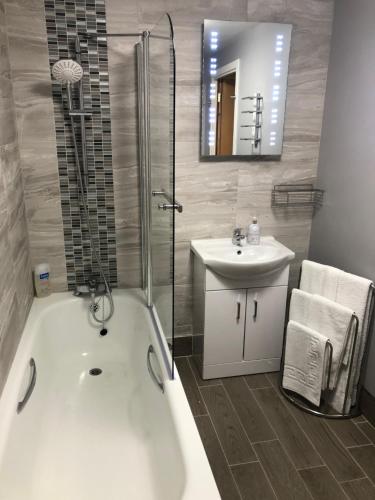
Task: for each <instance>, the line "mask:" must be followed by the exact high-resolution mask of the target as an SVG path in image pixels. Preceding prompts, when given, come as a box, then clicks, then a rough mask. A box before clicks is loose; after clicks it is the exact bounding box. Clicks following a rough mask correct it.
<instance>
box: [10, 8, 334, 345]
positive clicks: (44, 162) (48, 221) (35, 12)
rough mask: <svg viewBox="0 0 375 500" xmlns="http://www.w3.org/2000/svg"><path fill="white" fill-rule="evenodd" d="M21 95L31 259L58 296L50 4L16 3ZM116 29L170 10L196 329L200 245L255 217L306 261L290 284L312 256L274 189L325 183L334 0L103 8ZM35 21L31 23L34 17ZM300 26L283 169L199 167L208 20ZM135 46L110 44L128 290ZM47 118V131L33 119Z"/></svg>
mask: <svg viewBox="0 0 375 500" xmlns="http://www.w3.org/2000/svg"><path fill="white" fill-rule="evenodd" d="M7 2H8V4H7V5H8V7H9V14H10V16H9V17H10V27H11V33H10V48H11V62H12V68H13V66H14V69H15V82H14V88H15V98H16V104H17V116H18V127H19V130H20V133H21V160H22V167H23V171H24V172H25V190H26V207H27V215H28V221H29V232H30V244H31V251H32V260H33V262H34V263H35V262H36V261H37V260H40V259H41V260H45V258H47V257H48V259H49V260H50V262H51V261H52V267H53V271H54V273H55V275H54V283H55V288H56V289H63V288H64V287H65V286H66V269H65V259H64V245H63V239H62V236H63V230H62V217H61V207H60V195H59V184H58V173H57V160H56V143H55V137H54V126H53V118H52V116H53V115H52V111H53V108H52V99H51V84H50V76H49V67H48V58H47V44H46V33H45V18H44V0H7ZM105 3H106V16H107V29H108V31H110V32H132V33H133V32H134V31H142V30H144V29H148V28H151V27H152V26H153V25H154V24H155V22H156V20H157V19H158V18H159V17H161V15H162V14H163V13H164V12H165V11H168V12H170V14H171V16H172V19H173V22H174V25H175V37H176V52H177V110H176V127H177V144H176V182H177V199H178V200H179V201H180V202H181V203H183V204H184V212H183V213H182V214H178V215H177V216H176V219H177V239H176V240H177V266H176V271H177V285H176V293H177V308H176V316H177V333H178V334H180V335H185V334H186V335H188V334H190V333H191V272H190V270H191V259H190V252H189V244H190V240H191V239H192V238H204V237H213V236H215V237H224V236H230V235H231V232H232V229H233V227H234V226H235V225H240V226H243V227H244V226H246V225H247V223H248V221H249V219H250V217H251V216H252V215H253V214H254V213H257V215H258V217H259V219H260V223H261V224H262V228H263V233H264V234H273V235H275V236H276V237H277V238H279V239H280V240H281V241H282V242H283V243H285V244H287V245H288V246H289V247H291V248H292V249H293V250H295V251H296V253H297V259H296V262H295V264H294V266H293V280H292V282H295V277H296V275H297V271H298V266H299V263H300V261H301V259H302V258H303V257H304V256H306V254H307V248H308V244H309V237H310V226H311V216H312V214H311V212H310V211H296V210H289V211H274V210H271V207H270V198H271V189H272V186H273V184H274V183H279V182H289V181H294V180H307V179H311V178H314V177H315V175H316V167H317V159H318V152H319V141H320V131H321V122H322V109H323V102H324V94H325V85H326V75H327V65H328V57H329V44H330V35H331V24H332V15H333V0H209V1H207V0H193V1H192V2H186V1H184V0H174V1H172V0H153V1H151V0H127V1H126V2H124V1H123V0H106V2H105ZM30 18H32V19H33V23H30V22H29V19H30ZM205 18H207V19H210V18H211V19H224V20H241V21H243V20H246V19H248V20H252V21H274V22H286V23H292V24H293V34H292V47H291V61H290V66H289V84H288V96H287V107H286V121H285V135H284V152H283V157H282V160H281V162H274V163H270V162H267V163H261V162H254V163H249V162H224V163H211V162H210V163H204V162H200V161H199V120H200V109H199V105H200V57H201V25H202V22H203V19H205ZM135 41H136V38H117V39H115V38H112V39H110V41H109V44H108V57H109V85H110V104H111V126H112V150H113V158H112V161H113V175H114V196H115V226H116V238H117V243H116V246H117V273H118V284H119V285H120V286H138V285H139V283H140V231H139V191H138V188H139V179H138V160H137V124H136V93H135V90H136V69H135V57H134V43H135ZM36 120H38V124H39V126H38V127H34V123H35V122H36Z"/></svg>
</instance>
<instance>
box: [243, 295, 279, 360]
mask: <svg viewBox="0 0 375 500" xmlns="http://www.w3.org/2000/svg"><path fill="white" fill-rule="evenodd" d="M287 290H288V287H286V286H275V287H265V288H250V289H248V290H247V308H246V329H245V348H244V360H245V361H254V360H262V359H271V358H281V351H282V345H283V334H284V322H285V309H286V298H287Z"/></svg>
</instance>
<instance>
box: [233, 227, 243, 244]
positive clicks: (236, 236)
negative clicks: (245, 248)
mask: <svg viewBox="0 0 375 500" xmlns="http://www.w3.org/2000/svg"><path fill="white" fill-rule="evenodd" d="M245 238H246V236H245V235H244V234H242V228H240V227H236V228H235V229H234V230H233V236H232V243H233V245H235V246H237V247H240V246H242V242H243V240H244V239H245Z"/></svg>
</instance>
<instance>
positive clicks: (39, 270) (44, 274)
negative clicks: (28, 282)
mask: <svg viewBox="0 0 375 500" xmlns="http://www.w3.org/2000/svg"><path fill="white" fill-rule="evenodd" d="M34 285H35V292H36V296H37V297H47V296H48V295H49V294H50V293H51V291H50V281H49V265H48V264H38V265H36V266H35V268H34Z"/></svg>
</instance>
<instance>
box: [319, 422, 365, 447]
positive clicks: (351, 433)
mask: <svg viewBox="0 0 375 500" xmlns="http://www.w3.org/2000/svg"><path fill="white" fill-rule="evenodd" d="M327 425H328V427H329V428H330V429H331V431H333V432H334V433H335V434H336V436H337V437H338V438H339V440H340V441H341V442H342V443H343V445H344V446H359V445H363V444H370V440H369V439H368V438H367V437H366V436H365V434H364V433H363V432H361V430H360V429H359V428H358V427H357V425H356V424H355V423H354V422H352V421H351V420H347V419H345V420H329V421H327Z"/></svg>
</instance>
